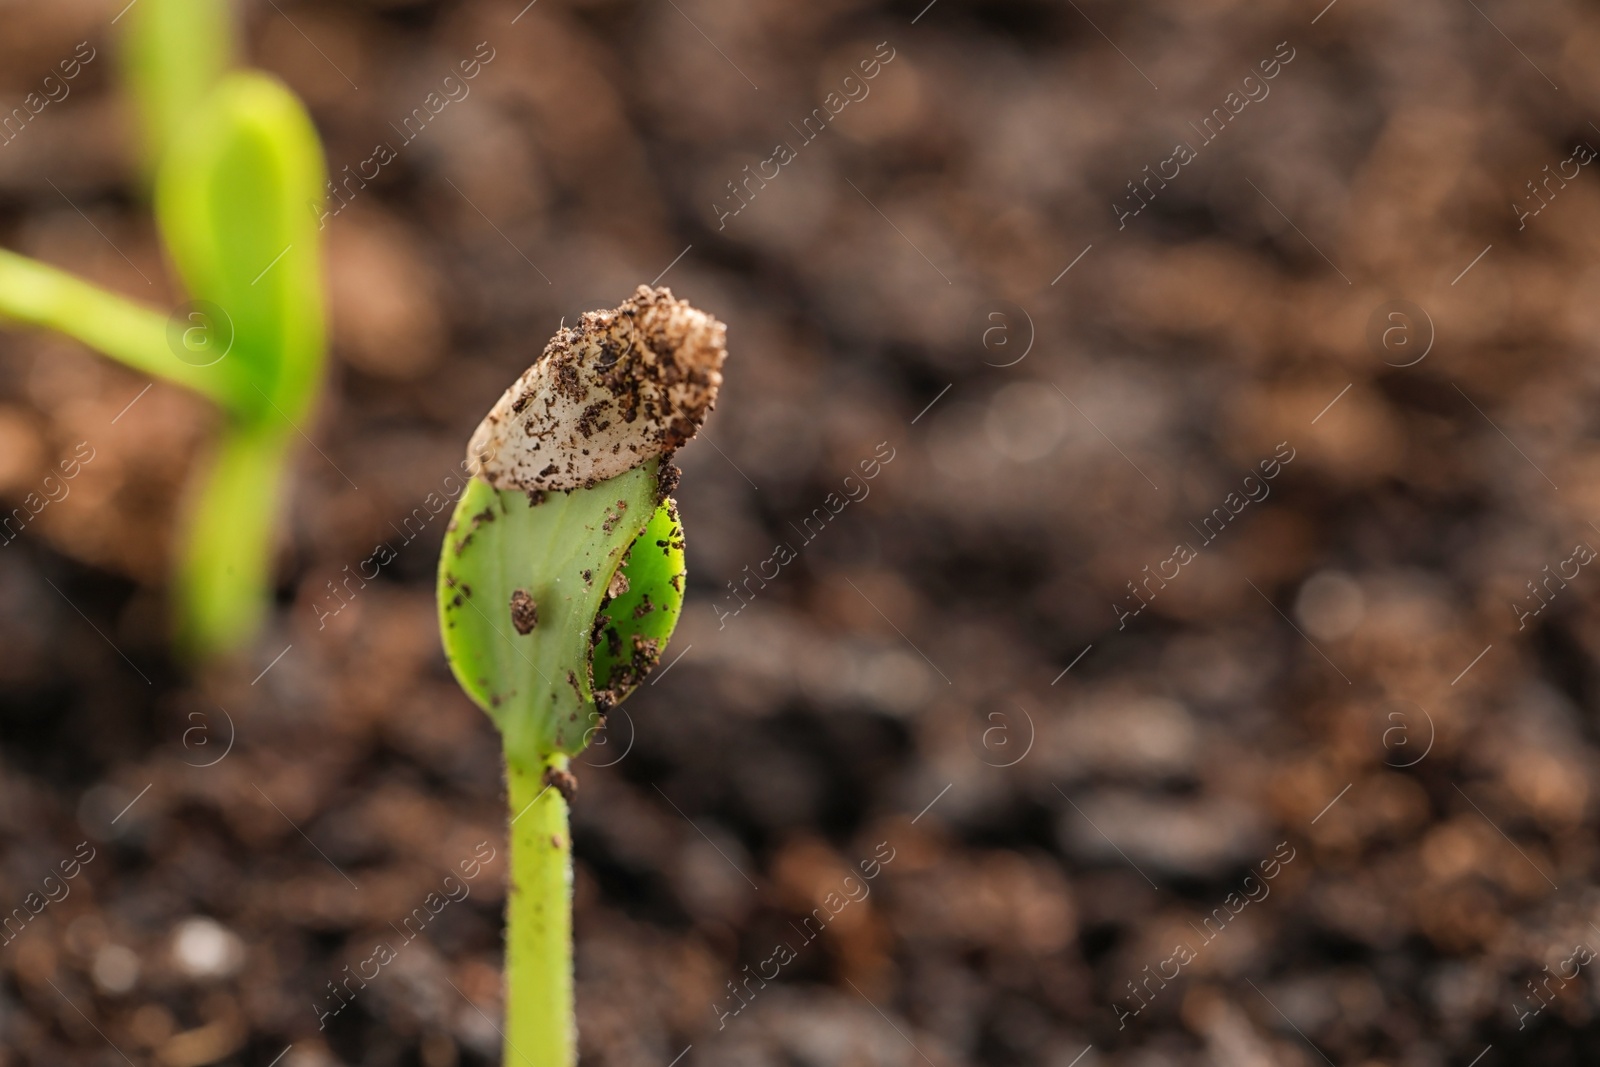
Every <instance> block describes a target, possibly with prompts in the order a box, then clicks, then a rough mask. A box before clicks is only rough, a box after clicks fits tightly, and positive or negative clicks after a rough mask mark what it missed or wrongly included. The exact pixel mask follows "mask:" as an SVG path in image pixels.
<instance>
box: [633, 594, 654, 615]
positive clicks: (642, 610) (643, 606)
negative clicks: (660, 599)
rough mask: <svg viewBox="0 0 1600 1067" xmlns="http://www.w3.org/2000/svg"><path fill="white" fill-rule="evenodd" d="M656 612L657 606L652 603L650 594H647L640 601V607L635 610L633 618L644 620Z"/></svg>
mask: <svg viewBox="0 0 1600 1067" xmlns="http://www.w3.org/2000/svg"><path fill="white" fill-rule="evenodd" d="M654 610H656V606H655V605H654V604H652V603H650V594H649V593H646V594H645V595H644V596H643V598H641V600H640V601H639V606H638V607H636V608H634V609H633V617H634V618H636V619H642V618H644V617H645V616H646V615H648V614H650V613H651V612H652V611H654Z"/></svg>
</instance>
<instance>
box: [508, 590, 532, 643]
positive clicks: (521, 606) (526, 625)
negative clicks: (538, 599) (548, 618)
mask: <svg viewBox="0 0 1600 1067" xmlns="http://www.w3.org/2000/svg"><path fill="white" fill-rule="evenodd" d="M511 625H512V626H514V627H516V631H517V633H519V634H531V633H533V628H534V627H535V626H537V625H539V605H538V604H536V603H534V600H533V597H531V596H529V595H528V591H527V590H526V589H518V590H516V591H515V592H514V593H512V594H511Z"/></svg>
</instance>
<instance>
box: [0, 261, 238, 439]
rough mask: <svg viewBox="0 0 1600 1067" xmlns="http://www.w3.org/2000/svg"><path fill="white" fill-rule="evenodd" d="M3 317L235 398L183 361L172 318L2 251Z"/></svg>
mask: <svg viewBox="0 0 1600 1067" xmlns="http://www.w3.org/2000/svg"><path fill="white" fill-rule="evenodd" d="M0 315H4V316H6V317H7V318H10V319H13V320H15V321H17V322H25V323H30V324H32V325H35V326H48V327H50V328H51V329H55V330H59V331H61V332H62V333H64V334H66V335H67V336H68V337H74V338H76V339H78V340H79V341H82V342H83V343H84V344H86V345H88V346H89V347H90V348H93V349H95V350H97V351H99V352H102V353H104V354H105V355H107V356H110V357H111V358H112V359H115V360H117V361H119V362H121V363H123V364H125V365H126V366H128V367H131V368H132V369H134V370H136V371H139V372H140V373H142V374H149V375H151V376H153V377H157V378H165V379H166V380H167V381H170V382H176V383H177V384H179V385H182V386H186V387H188V388H190V389H193V390H195V391H196V392H198V393H200V394H201V395H203V396H207V397H210V398H211V399H212V400H214V401H215V402H216V403H218V404H221V405H222V406H224V407H227V406H229V405H230V403H231V401H232V399H233V394H232V392H231V391H230V390H229V389H228V388H227V386H226V384H225V383H224V382H222V381H221V380H219V379H218V378H217V377H216V376H215V375H213V374H210V373H208V368H205V367H200V366H196V365H194V363H192V362H187V361H185V360H182V359H179V358H178V356H177V355H176V353H175V352H174V351H173V349H172V348H171V346H170V339H171V331H170V320H169V319H168V317H167V316H165V315H163V314H161V313H160V312H158V311H155V310H153V309H151V308H147V307H142V306H140V305H139V304H135V303H134V302H133V301H131V300H129V299H127V298H126V297H122V296H118V295H117V294H116V293H112V292H108V291H106V290H104V289H101V288H100V287H98V286H96V285H93V284H91V283H89V282H86V281H84V280H83V279H81V278H79V277H77V276H75V275H72V274H68V273H67V272H66V271H62V270H57V269H56V268H54V267H51V266H49V265H47V264H44V263H40V262H38V261H37V260H33V259H29V258H28V257H26V256H19V255H17V254H16V253H14V252H7V251H5V250H3V249H0Z"/></svg>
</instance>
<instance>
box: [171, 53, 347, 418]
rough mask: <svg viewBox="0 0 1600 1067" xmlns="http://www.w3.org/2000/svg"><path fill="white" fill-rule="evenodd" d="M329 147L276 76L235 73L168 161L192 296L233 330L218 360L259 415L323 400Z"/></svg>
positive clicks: (224, 378) (174, 229)
mask: <svg viewBox="0 0 1600 1067" xmlns="http://www.w3.org/2000/svg"><path fill="white" fill-rule="evenodd" d="M323 173H324V167H323V162H322V151H321V148H320V146H319V144H318V141H317V135H316V131H315V129H314V128H313V127H312V125H311V120H310V117H309V116H307V115H306V112H305V109H304V108H303V107H302V106H301V105H300V102H299V100H298V99H296V98H295V96H294V94H293V93H291V92H290V91H289V90H288V88H287V87H285V86H284V85H283V84H282V83H281V82H279V81H278V80H276V79H275V78H271V77H268V76H266V75H263V74H258V73H252V72H247V73H238V74H230V75H228V76H226V77H225V78H223V79H222V80H221V81H220V82H219V83H218V84H217V87H216V89H215V90H214V91H213V92H212V93H211V95H210V96H209V97H208V98H207V99H206V100H205V101H204V103H202V104H201V105H200V109H199V111H198V112H197V113H196V114H195V115H194V116H193V119H192V121H191V122H189V123H188V124H186V126H185V127H184V134H183V136H182V137H181V138H179V139H178V140H177V141H175V142H174V143H173V144H172V146H171V148H170V150H169V151H168V152H167V154H166V156H165V158H164V159H163V161H162V164H161V170H160V173H159V175H158V177H157V181H156V218H157V221H158V222H159V223H160V226H161V232H162V236H163V237H164V238H165V240H166V244H167V248H168V251H169V252H170V254H171V256H172V259H173V262H174V263H175V264H176V266H177V268H178V272H179V274H180V275H181V276H182V277H183V280H184V284H185V286H186V288H187V289H188V291H189V294H190V296H192V297H194V298H196V299H197V300H199V301H204V302H207V303H209V304H212V305H215V308H216V309H219V312H220V315H221V316H222V317H224V319H225V321H226V326H227V327H228V328H229V329H230V330H231V333H232V337H233V344H232V348H231V350H230V351H228V353H227V355H226V356H225V357H223V358H222V359H221V360H220V361H219V362H217V363H215V364H213V365H212V366H210V367H208V368H207V369H208V370H210V371H212V372H214V373H215V375H216V377H217V378H218V379H219V381H221V382H223V383H224V390H225V391H226V392H227V394H228V395H229V396H230V397H231V398H232V403H231V404H230V407H231V409H232V410H233V412H234V414H235V415H236V416H237V417H240V418H244V419H245V420H247V421H258V420H266V421H271V420H272V419H274V418H276V419H279V420H282V421H284V422H287V423H296V424H298V422H299V421H300V420H301V419H302V418H303V417H304V416H305V415H306V414H307V413H308V412H309V411H310V410H311V407H312V403H313V401H314V399H315V394H316V388H317V383H318V381H319V379H320V377H321V372H322V361H323V352H324V348H325V345H326V339H325V334H324V312H323V292H322V261H321V254H320V238H319V234H318V230H317V220H316V218H315V217H314V216H313V215H312V213H311V211H310V209H309V208H308V207H307V205H308V204H309V203H311V202H313V201H316V200H318V199H320V197H321V195H322V185H323Z"/></svg>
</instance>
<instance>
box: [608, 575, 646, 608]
mask: <svg viewBox="0 0 1600 1067" xmlns="http://www.w3.org/2000/svg"><path fill="white" fill-rule="evenodd" d="M627 591H628V576H627V575H626V574H623V573H622V568H621V567H618V568H617V571H616V573H615V574H613V575H612V576H611V584H609V585H607V586H606V596H607V597H608V598H610V599H612V600H615V599H617V597H619V596H621V595H622V594H623V593H626V592H627ZM645 597H646V599H648V598H649V594H648V593H647V594H645Z"/></svg>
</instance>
